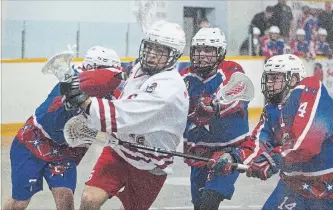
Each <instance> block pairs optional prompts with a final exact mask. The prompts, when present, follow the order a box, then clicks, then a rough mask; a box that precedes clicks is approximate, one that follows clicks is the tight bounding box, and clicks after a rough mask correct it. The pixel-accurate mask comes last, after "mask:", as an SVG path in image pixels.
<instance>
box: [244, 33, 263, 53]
mask: <svg viewBox="0 0 333 210" xmlns="http://www.w3.org/2000/svg"><path fill="white" fill-rule="evenodd" d="M260 35H261V33H260V29H259V28H257V27H253V28H252V54H251V55H252V56H261V55H262V52H261V43H260V41H259V37H260ZM249 42H250V36H249V37H248V38H246V39H245V40H244V42H243V44H242V46H241V48H240V52H239V54H240V55H249Z"/></svg>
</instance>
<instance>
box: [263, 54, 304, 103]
mask: <svg viewBox="0 0 333 210" xmlns="http://www.w3.org/2000/svg"><path fill="white" fill-rule="evenodd" d="M305 77H306V73H305V68H304V65H303V62H302V60H301V59H300V58H298V57H297V56H295V55H292V54H284V55H277V56H273V57H271V58H270V59H268V61H267V62H266V64H265V65H264V73H263V75H262V77H261V90H262V93H263V94H264V96H265V98H266V100H268V102H269V103H272V104H278V103H282V102H284V101H285V100H286V98H287V97H288V95H289V92H290V90H291V89H293V88H295V87H296V85H297V84H298V83H299V82H300V81H301V80H302V79H304V78H305Z"/></svg>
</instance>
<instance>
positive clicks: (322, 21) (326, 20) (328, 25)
mask: <svg viewBox="0 0 333 210" xmlns="http://www.w3.org/2000/svg"><path fill="white" fill-rule="evenodd" d="M318 24H319V27H320V28H324V29H326V31H327V42H328V43H329V44H330V47H331V48H333V10H332V3H331V2H329V1H327V2H326V3H325V11H323V12H321V13H320V14H319V17H318Z"/></svg>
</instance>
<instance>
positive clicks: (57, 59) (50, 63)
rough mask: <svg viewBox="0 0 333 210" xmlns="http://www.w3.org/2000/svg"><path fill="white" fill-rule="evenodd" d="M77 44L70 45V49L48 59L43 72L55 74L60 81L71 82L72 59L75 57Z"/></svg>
mask: <svg viewBox="0 0 333 210" xmlns="http://www.w3.org/2000/svg"><path fill="white" fill-rule="evenodd" d="M75 48H76V46H75V45H73V46H72V47H71V46H70V45H68V51H65V52H62V53H58V54H56V55H54V56H52V57H51V58H50V59H48V60H47V62H46V64H45V65H44V67H43V68H42V73H44V74H53V75H55V76H56V77H57V78H58V80H59V81H60V82H70V81H71V77H72V73H73V72H72V69H71V66H70V65H71V61H72V59H73V57H74V54H75V52H74V49H75Z"/></svg>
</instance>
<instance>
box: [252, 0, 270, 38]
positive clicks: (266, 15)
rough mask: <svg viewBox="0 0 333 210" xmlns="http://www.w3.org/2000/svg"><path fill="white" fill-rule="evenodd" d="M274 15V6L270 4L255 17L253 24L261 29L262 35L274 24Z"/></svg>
mask: <svg viewBox="0 0 333 210" xmlns="http://www.w3.org/2000/svg"><path fill="white" fill-rule="evenodd" d="M272 16H273V7H271V6H268V7H266V10H265V11H264V12H260V13H258V14H256V15H255V16H254V17H253V19H252V21H251V25H252V26H254V27H257V28H258V29H259V30H260V32H261V34H260V36H263V35H264V34H265V31H266V30H268V29H269V28H270V27H271V26H272Z"/></svg>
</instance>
